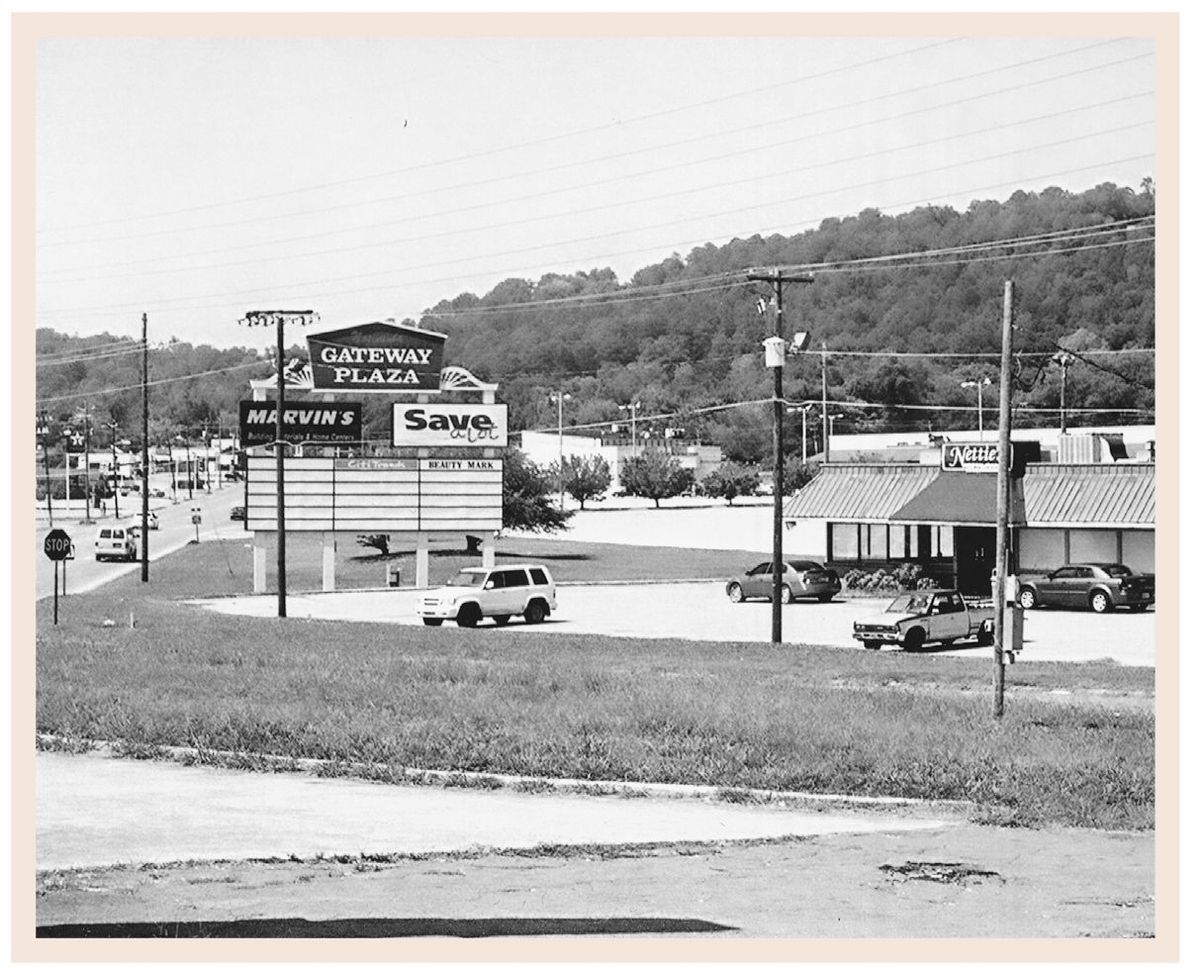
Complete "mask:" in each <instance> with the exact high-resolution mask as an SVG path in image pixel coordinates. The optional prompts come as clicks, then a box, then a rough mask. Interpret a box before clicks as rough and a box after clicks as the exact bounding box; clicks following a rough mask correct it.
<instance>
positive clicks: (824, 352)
mask: <svg viewBox="0 0 1204 971" xmlns="http://www.w3.org/2000/svg"><path fill="white" fill-rule="evenodd" d="M819 369H820V379H819V380H820V388H821V393H822V396H823V404H822V408H823V417H822V419H821V422H820V425H821V430H822V431H823V433H824V464H825V465H826V464H827V463H828V462H830V461H831V453H830V452H829V451H828V344H827V342H826V341H824V342H821V343H820V345H819Z"/></svg>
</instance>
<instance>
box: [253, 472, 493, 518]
mask: <svg viewBox="0 0 1204 971" xmlns="http://www.w3.org/2000/svg"><path fill="white" fill-rule="evenodd" d="M284 526H285V529H286V530H288V531H294V530H295V531H302V532H303V531H310V532H365V531H378V532H389V531H395V532H421V531H424V530H429V531H458V530H468V531H477V532H480V531H483V530H498V529H501V528H502V461H501V459H373V458H362V459H345V458H341V459H332V458H292V457H286V458H285V460H284ZM247 528H248V529H251V530H254V531H257V532H260V531H262V532H275V531H276V459H275V456H272V455H254V456H248V457H247Z"/></svg>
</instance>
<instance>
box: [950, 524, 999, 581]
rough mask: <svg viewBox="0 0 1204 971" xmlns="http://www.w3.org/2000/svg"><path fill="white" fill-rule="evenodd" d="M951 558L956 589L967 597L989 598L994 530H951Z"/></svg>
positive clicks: (958, 527)
mask: <svg viewBox="0 0 1204 971" xmlns="http://www.w3.org/2000/svg"><path fill="white" fill-rule="evenodd" d="M953 556H954V562H955V564H956V565H955V571H956V573H955V576H956V580H957V587H958V589H959V590H960V591H961V592H962V593H964V594H970V595H971V596H990V593H991V571H992V570H993V569H994V568H995V530H994V528H993V527H991V526H955V527H953Z"/></svg>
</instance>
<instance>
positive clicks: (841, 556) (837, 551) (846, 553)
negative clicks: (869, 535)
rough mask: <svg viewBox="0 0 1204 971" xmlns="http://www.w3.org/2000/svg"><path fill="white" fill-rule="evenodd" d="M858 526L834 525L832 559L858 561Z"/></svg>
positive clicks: (852, 524) (849, 524)
mask: <svg viewBox="0 0 1204 971" xmlns="http://www.w3.org/2000/svg"><path fill="white" fill-rule="evenodd" d="M857 558H858V550H857V525H856V524H855V523H833V524H832V559H834V560H856V559H857Z"/></svg>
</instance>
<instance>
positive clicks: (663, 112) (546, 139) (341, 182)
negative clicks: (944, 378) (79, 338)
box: [43, 38, 1118, 232]
mask: <svg viewBox="0 0 1204 971" xmlns="http://www.w3.org/2000/svg"><path fill="white" fill-rule="evenodd" d="M962 40H964V38H951V39H946V40H940V41H935V42H933V43H930V44H924V45H921V46H920V47H917V48H912V49H910V50H907V51H899V52H894V53H892V54H887V55H882V56H879V57H874V58H869V59H866V60H864V61H860V62H857V63H855V64H852V65H842V66H840V67H837V68H832V69H829V70H826V71H819V72H815V73H813V74H809V75H804V76H803V77H800V78H796V79H794V80H792V81H782V82H777V83H775V84H771V85H765V86H762V87H758V88H753V89H750V90H746V91H742V92H736V93H733V94H726V95H723V96H721V97H719V98H712V99H709V100H707V101H700V102H694V103H692V104H688V105H684V106H679V107H676V108H663V109H660V110H659V111H653V112H648V113H647V114H643V115H637V116H635V117H634V118H631V119H628V120H627V121H626V122H625V124H629V125H630V124H635V123H637V122H642V121H651V120H653V119H656V118H663V117H666V116H668V115H672V114H677V113H680V112H682V111H690V110H694V109H696V108H705V107H712V106H714V105H716V104H720V103H722V102H724V101H731V100H734V99H737V98H741V97H748V96H749V95H753V94H761V93H764V92H765V91H769V90H773V89H775V88H781V87H787V86H790V85H793V84H802V83H805V82H808V81H814V80H817V79H818V78H821V77H825V76H827V75H829V74H838V73H840V72H842V71H848V70H855V69H857V68H860V67H868V66H870V65H873V64H879V63H882V62H883V61H887V60H892V59H894V58H898V57H905V56H908V55H910V54H915V53H923V52H924V51H927V50H931V49H933V48H936V47H944V46H947V45H950V44H954V43H959V42H961V41H962ZM1117 42H1118V41H1115V40H1110V41H1103V42H1100V43H1095V44H1088V45H1086V46H1084V47H1080V48H1074V49H1072V50H1069V51H1061V52H1058V53H1057V54H1052V55H1046V56H1044V57H1039V58H1032V59H1030V60H1029V61H1024V62H1021V64H1024V65H1027V64H1031V63H1036V62H1038V61H1044V60H1050V59H1052V58H1055V57H1065V56H1067V55H1069V54H1076V53H1080V52H1082V51H1087V50H1092V49H1095V48H1098V47H1106V46H1109V45H1111V44H1115V43H1117ZM1014 66H1018V65H1014ZM1005 69H1006V68H1001V69H999V70H1005ZM981 73H983V74H986V73H995V72H981ZM945 83H948V82H945ZM613 127H614V124H613V123H607V124H604V125H594V126H592V127H589V128H582V129H578V130H576V131H569V132H561V133H558V134H554V135H545V136H543V137H541V138H536V139H531V140H529V141H526V142H516V143H514V144H512V145H508V146H504V147H502V148H497V149H491V150H489V151H484V152H472V153H468V154H465V155H459V156H453V157H450V158H446V159H439V160H436V161H433V162H426V163H423V164H421V165H412V166H407V167H405V168H400V169H391V170H389V171H387V172H382V173H377V174H375V175H364V176H356V177H354V178H349V179H338V180H334V181H331V182H324V183H319V184H316V185H310V186H305V187H302V188H300V189H288V190H283V191H280V192H272V193H266V194H263V195H257V196H246V197H243V198H239V199H233V200H227V201H225V202H217V203H209V204H206V205H200V206H188V207H184V208H180V209H173V210H168V211H165V212H159V213H150V214H143V215H139V216H136V217H129V216H127V217H122V218H119V219H106V220H101V221H99V222H94V223H80V224H76V225H73V226H61V227H47V228H46V229H44V230H43V232H66V231H70V230H75V229H87V228H90V227H92V226H103V225H111V224H113V223H119V222H128V221H130V220H131V219H134V218H137V219H155V218H162V217H164V216H178V215H183V214H185V213H190V212H201V211H205V210H209V209H215V208H219V207H224V206H234V205H243V204H245V203H248V202H262V201H264V200H267V199H278V198H282V197H285V196H290V195H296V194H298V193H303V192H315V191H319V190H321V189H329V188H334V187H338V186H345V185H354V184H357V183H361V182H367V181H373V180H376V179H384V178H392V177H394V176H397V175H411V174H413V173H415V172H420V171H423V170H426V169H430V168H437V167H439V166H443V165H451V164H455V163H459V162H467V161H473V160H476V159H479V158H488V157H490V156H492V155H497V154H501V153H503V152H510V151H516V150H518V149H523V148H533V147H536V146H538V145H546V144H549V143H552V142H555V141H562V140H565V139H568V138H575V137H578V136H580V135H590V134H595V133H597V132H601V131H609V130H611V129H612V128H613Z"/></svg>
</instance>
